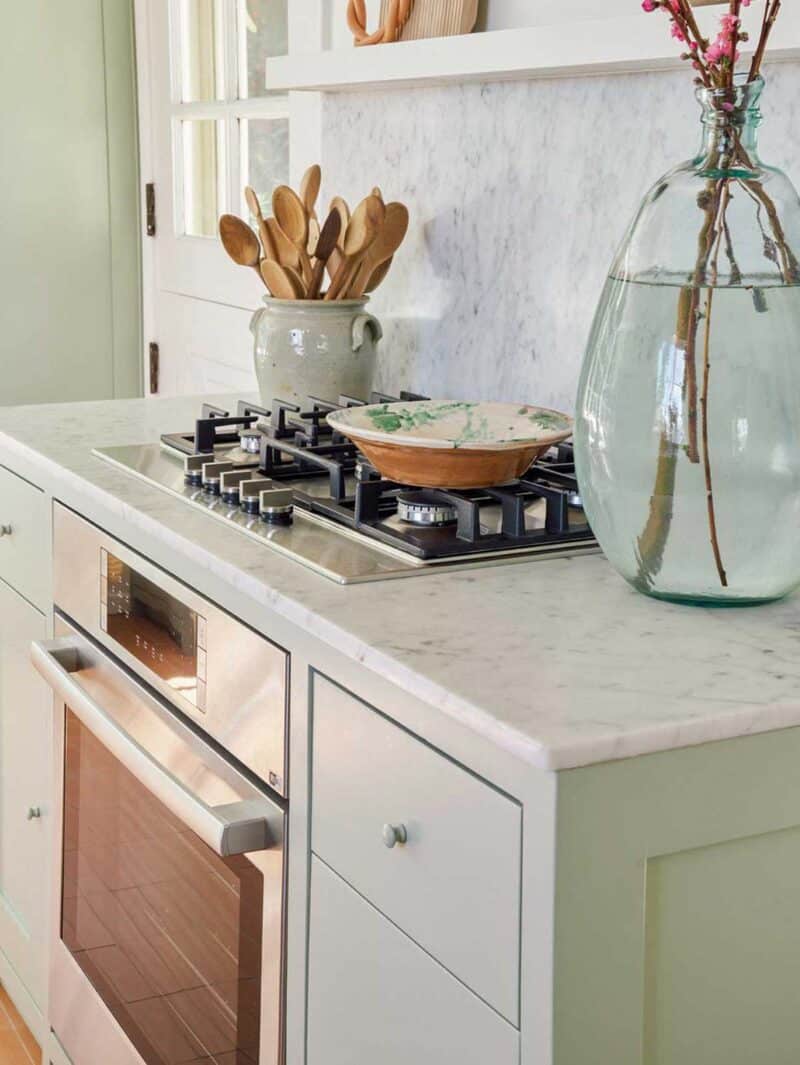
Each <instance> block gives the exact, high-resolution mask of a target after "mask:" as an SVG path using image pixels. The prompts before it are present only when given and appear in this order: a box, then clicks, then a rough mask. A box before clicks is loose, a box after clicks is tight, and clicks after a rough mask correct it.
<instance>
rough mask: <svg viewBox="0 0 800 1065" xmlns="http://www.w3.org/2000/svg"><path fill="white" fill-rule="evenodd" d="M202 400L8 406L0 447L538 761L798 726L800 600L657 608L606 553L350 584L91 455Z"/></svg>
mask: <svg viewBox="0 0 800 1065" xmlns="http://www.w3.org/2000/svg"><path fill="white" fill-rule="evenodd" d="M211 398H212V399H213V400H215V401H221V398H220V397H211ZM197 408H198V400H197V398H187V397H180V398H165V399H147V400H118V401H113V402H101V403H81V404H67V405H48V406H41V407H36V408H33V407H16V408H11V407H6V408H0V449H1V450H2V452H3V453H4V454H5V455H6V456H7V459H6V460H7V461H8V462H9V464H10V465H11V466H12V468H13V469H15V470H16V471H17V472H19V473H21V474H22V475H23V476H27V477H29V478H30V479H31V480H32V481H34V482H36V481H37V478H40V479H41V478H44V479H46V481H47V482H48V485H49V486H51V487H52V488H53V490H54V494H56V495H57V496H59V497H60V498H63V499H64V500H65V502H67V503H69V504H70V505H71V506H74V507H75V508H76V509H80V507H81V501H84V502H86V503H89V502H91V506H92V509H93V511H94V512H98V508H99V509H100V511H102V512H104V513H107V514H109V515H111V516H113V517H114V519H115V523H117V524H118V523H119V522H124V524H125V528H126V530H128V532H127V536H126V539H127V541H128V542H129V543H130V544H131V545H132V546H133V547H138V549H139V550H140V551H143V552H144V553H147V551H148V545H152V544H153V543H154V542H161V543H163V544H164V545H167V546H168V547H169V548H170V549H171V550H172V551H173V552H175V551H177V552H179V553H180V554H181V556H182V557H183V556H185V557H186V558H187V559H188V560H190V561H191V565H192V568H193V572H195V573H196V580H194V581H193V583H195V584H196V586H197V587H198V589H199V590H201V591H202V590H203V574H204V573H205V572H207V571H212V572H213V573H214V575H215V577H216V578H218V579H222V580H224V581H226V582H228V583H230V585H231V586H232V587H233V588H235V589H236V590H238V591H240V592H242V593H244V594H246V595H247V596H249V597H250V599H251V600H252V601H254V602H255V603H257V604H259V605H261V604H263V606H264V608H265V609H267V610H269V611H275V612H277V613H279V614H281V615H284V616H285V617H286V618H287V619H289V620H290V621H293V622H295V623H297V624H299V625H301V626H302V627H303V628H304V629H305V630H306V631H308V632H310V633H311V634H313V635H314V636H315V637H317V638H318V639H320V640H322V641H325V642H326V643H328V644H330V645H332V646H334V647H335V648H336V649H337V650H338V651H340V652H341V653H343V654H346V655H348V656H350V657H352V658H353V659H355V660H357V661H359V662H362V663H363V664H364V665H365V666H366V667H367V668H370V669H372V670H375V671H376V672H378V673H379V674H381V675H382V676H384V677H385V678H387V679H388V680H391V681H393V682H394V683H396V684H397V685H398V686H400V687H401V688H403V689H405V690H407V691H409V692H410V693H412V694H413V695H415V696H416V697H418V698H420V699H422V700H424V701H425V702H427V703H429V704H431V705H433V706H435V707H436V708H438V709H439V710H440V711H441V712H442V713H445V714H448V715H450V716H452V717H453V718H454V719H456V720H458V721H459V722H461V723H463V724H466V725H467V726H469V727H470V728H472V729H474V730H475V731H477V732H479V733H481V734H483V735H485V736H486V737H488V738H489V739H490V740H492V741H493V742H495V743H497V744H498V745H500V746H502V747H503V748H505V749H507V750H509V751H511V752H512V753H514V754H515V755H517V756H518V757H520V758H522V759H525V760H526V761H528V762H530V763H531V764H533V765H536V766H539V767H541V768H545V769H564V768H571V767H576V766H582V765H588V764H592V763H596V762H603V761H609V760H612V759H617V758H625V757H630V756H633V755H638V754H643V753H647V752H651V751H660V750H667V749H670V748H676V747H683V746H688V745H692V744H698V743H704V742H707V741H710V740H718V739H724V738H728V737H733V736H743V735H746V734H748V733H756V732H764V731H769V730H773V729H779V728H785V727H788V726H792V725H800V653H799V652H800V598H798V597H797V596H794V597H790V598H788V599H786V600H784V601H783V602H780V603H776V604H773V605H769V606H763V607H758V608H742V609H724V610H719V609H718V610H714V609H703V608H698V607H685V606H677V605H670V604H665V603H659V602H656V601H654V600H650V599H647V598H645V597H643V596H640V595H638V594H637V593H636V592H634V591H632V590H631V589H630V588H629V587H628V586H627V584H625V583H624V582H623V581H622V580H621V579H620V578H619V577H618V576H617V575H616V574H615V573H614V572H613V571H612V569H611V567H610V566H609V565H608V563H607V562H606V561H605V560H604V559H603V558H602V556H599V555H594V556H583V557H576V558H565V559H557V560H548V561H538V562H530V561H529V562H523V563H519V564H512V565H503V566H497V567H489V568H482V569H478V570H466V571H451V572H447V573H442V574H437V575H435V576H425V577H417V578H413V579H409V580H398V581H384V582H379V583H374V584H361V585H348V586H341V585H338V584H336V583H334V582H333V581H330V580H328V579H326V578H324V577H321V576H319V575H317V574H315V573H313V572H311V571H310V570H307V569H306V568H304V567H303V566H301V565H299V564H298V563H295V562H292V561H291V560H287V559H284V558H282V557H281V556H280V555H278V554H276V553H275V552H273V551H271V550H269V548H268V547H266V546H265V545H262V544H260V543H258V542H256V541H253V540H250V539H249V538H248V537H246V536H244V535H232V533H231V530H229V529H227V528H226V527H225V526H224V525H223V524H222V523H220V522H216V521H214V520H212V519H210V518H208V517H207V516H206V515H203V514H202V513H201V512H199V511H195V510H194V509H193V508H191V507H189V506H187V504H186V503H184V502H182V501H181V500H179V499H175V498H173V497H171V496H169V495H168V494H167V493H165V492H162V491H160V490H158V489H156V488H153V487H151V486H149V485H147V484H145V483H143V482H140V481H137V480H136V479H134V478H133V477H131V476H129V475H127V474H125V473H124V472H122V471H119V470H116V469H114V468H113V467H112V466H110V465H108V464H107V463H104V462H102V461H101V460H100V459H98V458H96V457H95V456H93V455H92V454H91V449H92V448H93V447H103V446H111V445H115V444H135V443H145V442H152V441H155V440H157V439H158V436H159V434H160V433H161V432H166V431H174V430H176V429H182V428H187V427H189V426H191V424H192V422H193V418H194V415H195V412H196V410H197ZM378 619H379V624H378V623H376V622H377V621H378Z"/></svg>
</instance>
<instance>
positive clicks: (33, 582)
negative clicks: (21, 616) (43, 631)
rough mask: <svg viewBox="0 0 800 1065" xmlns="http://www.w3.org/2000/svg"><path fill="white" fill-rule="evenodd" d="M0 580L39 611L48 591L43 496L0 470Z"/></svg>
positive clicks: (47, 529)
mask: <svg viewBox="0 0 800 1065" xmlns="http://www.w3.org/2000/svg"><path fill="white" fill-rule="evenodd" d="M0 578H2V579H3V580H4V581H5V582H6V584H10V585H11V587H12V588H14V589H15V590H16V591H18V592H19V593H20V595H22V596H24V597H25V598H26V599H27V600H28V601H29V602H31V603H33V605H34V606H37V607H39V609H40V610H47V608H48V605H49V599H50V596H49V594H48V593H49V588H50V522H49V520H48V501H47V497H46V496H45V494H44V492H42V491H40V490H39V489H38V488H35V487H34V486H33V485H32V484H29V483H28V482H27V481H24V480H23V479H22V478H21V477H17V475H16V474H15V473H12V472H11V471H10V470H7V469H6V468H5V467H4V466H0Z"/></svg>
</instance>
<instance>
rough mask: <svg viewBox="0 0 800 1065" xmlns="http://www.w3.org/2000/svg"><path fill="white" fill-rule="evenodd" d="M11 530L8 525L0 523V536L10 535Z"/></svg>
mask: <svg viewBox="0 0 800 1065" xmlns="http://www.w3.org/2000/svg"><path fill="white" fill-rule="evenodd" d="M11 531H12V530H11V526H10V525H0V536H10V535H11Z"/></svg>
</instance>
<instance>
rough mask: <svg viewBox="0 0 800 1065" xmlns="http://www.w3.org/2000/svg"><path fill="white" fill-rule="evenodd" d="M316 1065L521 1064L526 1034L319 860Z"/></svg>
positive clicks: (312, 986)
mask: <svg viewBox="0 0 800 1065" xmlns="http://www.w3.org/2000/svg"><path fill="white" fill-rule="evenodd" d="M308 966H309V968H308V1059H307V1061H308V1065H376V1063H380V1065H410V1063H411V1062H413V1063H414V1065H488V1063H491V1065H517V1063H518V1062H519V1033H518V1032H517V1030H516V1029H515V1028H512V1027H511V1025H510V1024H507V1023H506V1021H504V1020H503V1019H502V1018H501V1017H498V1015H497V1014H496V1013H495V1012H494V1011H493V1010H491V1009H489V1007H488V1006H487V1005H486V1003H484V1002H481V1000H480V999H478V998H476V997H475V995H473V994H472V993H471V992H469V991H468V990H467V989H466V988H465V987H464V985H463V984H461V983H459V982H458V980H456V979H454V977H452V976H451V975H450V974H449V973H448V972H446V971H445V970H444V969H443V968H442V967H441V966H440V965H437V963H436V962H435V961H433V960H432V959H431V958H429V957H428V956H427V955H426V954H425V953H424V951H422V950H420V948H419V947H417V946H416V945H415V944H414V943H412V942H411V940H410V939H409V938H408V937H407V936H406V935H404V934H403V933H402V932H401V931H399V930H398V929H397V928H395V927H394V926H393V925H392V924H390V923H389V922H388V921H387V920H386V919H385V918H383V917H382V916H381V915H380V914H379V913H378V911H377V910H376V909H375V908H374V907H373V906H371V905H370V904H369V903H368V902H365V901H364V899H362V898H360V897H359V896H358V895H357V894H356V893H355V892H354V891H353V890H352V889H351V888H350V887H348V885H347V884H345V883H344V881H343V880H342V879H341V878H340V877H339V876H337V875H336V874H335V873H333V872H332V871H331V870H330V869H328V868H327V867H326V866H325V865H323V864H322V863H321V862H320V861H319V860H318V859H316V858H313V859H312V871H311V919H310V933H309V959H308Z"/></svg>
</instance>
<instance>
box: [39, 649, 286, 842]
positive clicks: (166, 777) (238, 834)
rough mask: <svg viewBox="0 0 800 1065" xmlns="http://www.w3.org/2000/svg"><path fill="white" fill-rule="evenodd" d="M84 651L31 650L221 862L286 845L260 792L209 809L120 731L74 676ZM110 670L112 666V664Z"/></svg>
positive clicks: (60, 691)
mask: <svg viewBox="0 0 800 1065" xmlns="http://www.w3.org/2000/svg"><path fill="white" fill-rule="evenodd" d="M81 650H82V647H81V641H80V638H79V637H76V638H74V639H73V638H72V637H69V636H67V637H60V638H58V639H55V640H43V641H41V642H36V643H33V644H32V645H31V660H32V662H33V664H34V666H35V667H36V669H37V670H38V672H39V673H40V674H41V675H42V677H43V678H44V679H45V681H46V682H47V684H48V685H49V686H50V687H51V688H52V689H53V691H54V692H55V694H56V695H57V696H58V697H59V699H62V700H63V701H64V703H65V704H66V705H67V706H68V707H69V708H70V710H71V711H72V712H73V713H74V714H75V715H76V716H77V717H78V718H79V719H80V720H81V722H82V723H83V724H84V725H85V726H86V728H88V729H89V731H90V732H92V733H93V734H94V735H95V736H96V737H97V739H98V740H99V741H100V742H101V743H102V744H103V746H104V747H106V749H107V750H109V751H110V752H111V754H113V755H114V757H115V758H117V759H118V761H119V762H121V764H122V765H123V766H124V767H125V768H126V769H128V770H129V771H130V772H131V773H133V775H134V776H135V777H136V778H137V780H139V781H141V783H142V784H143V785H144V786H145V787H146V788H147V789H148V791H150V792H151V793H152V794H153V795H154V796H155V797H156V798H157V799H158V800H159V801H160V802H162V803H163V804H164V805H165V806H166V807H167V809H168V810H169V811H170V812H171V813H173V814H174V815H175V817H177V818H179V820H181V821H182V822H183V823H184V824H185V825H186V826H187V827H188V828H190V829H191V830H192V831H193V832H194V833H196V835H198V836H199V837H200V839H202V840H203V842H204V843H206V844H207V845H208V846H209V847H211V849H212V850H213V851H214V852H215V853H216V854H218V855H219V856H220V857H221V858H227V857H229V856H230V855H233V854H250V853H252V852H254V851H263V850H269V849H270V848H271V847H272V846H274V845H278V844H281V843H282V840H276V839H274V837H273V833H272V832H271V830H270V824H269V822H270V820H272V821H274V820H275V815H276V812H278V813H280V811H279V808H278V807H276V806H274V805H273V804H272V803H270V801H269V799H267V798H266V797H260V796H259V794H258V791H257V789H256V788H253V792H254V797H253V798H252V799H245V800H243V801H241V802H235V803H229V804H227V805H224V806H208V805H207V804H206V803H204V802H203V800H202V799H200V798H199V797H198V796H197V795H195V794H193V793H192V792H191V791H190V790H189V789H188V788H186V787H185V786H184V784H183V783H182V782H181V781H179V780H176V779H175V777H174V776H172V774H171V773H170V772H169V771H168V770H166V769H165V768H164V767H163V766H162V765H160V764H159V763H158V762H157V761H156V760H155V759H154V758H152V757H151V755H150V754H148V752H147V751H146V750H145V749H144V748H143V747H141V746H140V745H139V744H138V743H137V742H136V741H135V740H134V739H133V738H132V737H131V736H129V735H128V733H127V732H125V730H124V729H122V728H120V726H119V724H118V723H117V722H116V721H114V720H113V719H112V718H111V717H110V716H109V715H108V714H107V713H106V712H105V711H104V710H103V708H102V706H100V704H99V703H97V702H95V700H94V699H93V698H92V697H91V696H90V695H89V693H88V692H87V691H86V690H85V689H84V688H83V687H82V686H81V684H80V683H79V682H78V681H77V680H76V679H75V678H74V677H73V676H72V673H74V672H75V671H76V670H78V669H79V668H80V654H81ZM106 664H110V663H108V662H107V660H106ZM114 668H115V667H114ZM119 672H120V677H121V678H123V680H125V679H126V678H125V675H124V674H123V673H122V671H121V670H120V671H119Z"/></svg>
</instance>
